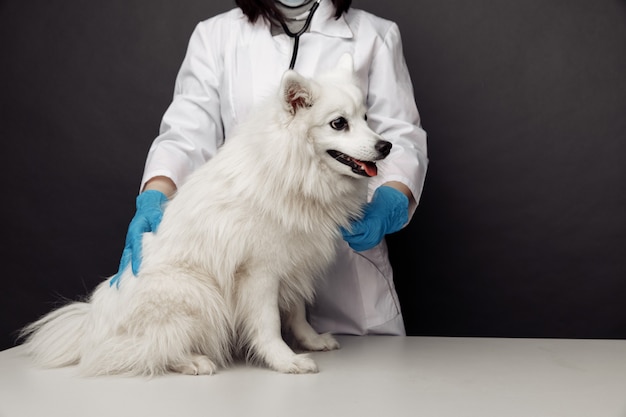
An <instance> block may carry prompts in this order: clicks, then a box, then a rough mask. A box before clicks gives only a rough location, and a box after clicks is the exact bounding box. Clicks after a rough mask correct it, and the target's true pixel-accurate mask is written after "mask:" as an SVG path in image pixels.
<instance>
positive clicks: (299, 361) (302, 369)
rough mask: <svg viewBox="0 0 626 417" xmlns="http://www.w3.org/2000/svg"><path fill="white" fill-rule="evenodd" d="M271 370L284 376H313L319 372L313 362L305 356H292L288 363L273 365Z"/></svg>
mask: <svg viewBox="0 0 626 417" xmlns="http://www.w3.org/2000/svg"><path fill="white" fill-rule="evenodd" d="M272 368H274V370H276V371H278V372H282V373H285V374H314V373H317V372H319V370H318V368H317V364H316V363H315V361H314V360H313V359H311V358H310V357H309V356H308V355H306V354H300V355H293V356H292V357H291V358H290V359H289V360H288V361H284V362H283V361H281V363H275V364H273V365H272Z"/></svg>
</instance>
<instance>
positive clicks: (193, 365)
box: [171, 355, 217, 375]
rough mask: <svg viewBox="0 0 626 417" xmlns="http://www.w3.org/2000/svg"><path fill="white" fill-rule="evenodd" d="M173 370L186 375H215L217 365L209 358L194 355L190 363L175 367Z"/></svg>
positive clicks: (182, 363) (179, 364)
mask: <svg viewBox="0 0 626 417" xmlns="http://www.w3.org/2000/svg"><path fill="white" fill-rule="evenodd" d="M171 369H172V370H173V371H174V372H180V373H181V374H185V375H213V374H214V373H215V371H217V365H215V363H214V362H213V361H212V360H211V359H209V358H208V357H207V356H204V355H193V356H192V357H190V358H189V360H188V361H186V362H181V363H178V364H176V365H173V366H172V367H171Z"/></svg>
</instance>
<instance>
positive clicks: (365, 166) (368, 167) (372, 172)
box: [354, 159, 378, 177]
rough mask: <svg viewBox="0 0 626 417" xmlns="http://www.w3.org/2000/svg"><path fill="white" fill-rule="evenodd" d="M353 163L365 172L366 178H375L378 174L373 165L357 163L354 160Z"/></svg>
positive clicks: (370, 163)
mask: <svg viewBox="0 0 626 417" xmlns="http://www.w3.org/2000/svg"><path fill="white" fill-rule="evenodd" d="M354 162H356V163H357V164H358V165H359V166H360V167H361V169H362V170H363V171H365V173H366V174H367V176H368V177H375V176H376V175H377V174H378V168H377V167H376V164H375V163H373V162H365V161H359V160H356V159H355V160H354Z"/></svg>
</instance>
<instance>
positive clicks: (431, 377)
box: [0, 337, 626, 417]
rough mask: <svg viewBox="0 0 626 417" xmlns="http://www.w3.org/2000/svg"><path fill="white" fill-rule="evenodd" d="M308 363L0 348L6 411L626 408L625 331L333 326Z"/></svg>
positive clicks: (609, 411) (580, 411)
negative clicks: (148, 372) (302, 367)
mask: <svg viewBox="0 0 626 417" xmlns="http://www.w3.org/2000/svg"><path fill="white" fill-rule="evenodd" d="M339 340H340V342H341V343H342V349H341V350H339V351H335V352H322V353H315V354H313V357H314V358H315V360H316V361H317V363H318V365H319V367H320V373H319V374H315V375H282V374H278V373H275V372H272V371H269V370H267V369H261V368H255V367H249V366H244V365H236V366H234V367H232V368H230V369H225V370H220V372H219V373H218V374H216V375H213V376H195V377H194V376H184V375H168V376H164V377H158V378H154V379H151V380H148V379H143V378H120V377H98V378H80V377H76V376H75V374H74V370H73V369H72V368H64V369H54V370H41V369H36V368H34V367H33V365H32V364H31V362H30V360H29V359H28V358H27V357H25V356H24V353H23V350H22V348H20V347H16V348H13V349H9V350H5V351H3V352H0V416H1V417H15V416H20V417H30V416H36V417H55V416H63V417H73V416H80V417H98V416H115V417H126V416H137V417H140V416H150V417H160V416H172V417H193V416H219V417H227V416H237V417H246V416H261V417H263V416H297V417H306V416H315V417H320V416H324V417H334V416H341V417H344V416H350V417H351V416H358V417H365V416H376V417H391V416H412V417H414V416H418V417H421V416H425V417H426V416H428V417H430V416H432V417H447V416H450V417H452V416H453V417H469V416H476V417H491V416H493V417H517V416H519V417H544V416H545V417H557V416H563V417H578V416H580V417H626V341H623V340H621V341H616V340H614V341H609V340H554V339H487V338H484V339H482V338H428V337H340V338H339Z"/></svg>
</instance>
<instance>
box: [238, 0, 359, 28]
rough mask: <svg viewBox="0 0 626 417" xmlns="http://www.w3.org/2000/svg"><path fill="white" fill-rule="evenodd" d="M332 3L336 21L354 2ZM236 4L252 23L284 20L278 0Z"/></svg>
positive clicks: (338, 0)
mask: <svg viewBox="0 0 626 417" xmlns="http://www.w3.org/2000/svg"><path fill="white" fill-rule="evenodd" d="M332 2H333V4H334V5H335V19H339V18H340V17H341V15H342V14H344V13H345V12H347V11H348V9H349V8H350V4H351V3H352V0H332ZM235 3H236V4H237V6H239V8H240V9H241V11H242V12H243V14H245V15H246V16H247V17H248V20H249V21H250V22H252V23H254V22H256V21H257V19H258V18H259V17H260V16H262V17H265V18H267V19H270V20H271V19H278V20H279V21H283V20H284V16H283V15H282V13H281V12H280V11H279V10H278V8H277V7H276V0H235Z"/></svg>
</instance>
